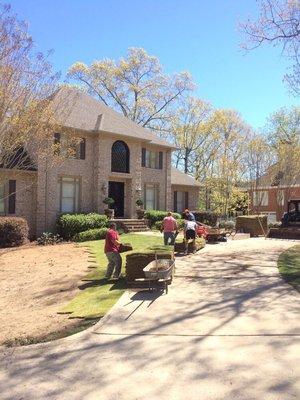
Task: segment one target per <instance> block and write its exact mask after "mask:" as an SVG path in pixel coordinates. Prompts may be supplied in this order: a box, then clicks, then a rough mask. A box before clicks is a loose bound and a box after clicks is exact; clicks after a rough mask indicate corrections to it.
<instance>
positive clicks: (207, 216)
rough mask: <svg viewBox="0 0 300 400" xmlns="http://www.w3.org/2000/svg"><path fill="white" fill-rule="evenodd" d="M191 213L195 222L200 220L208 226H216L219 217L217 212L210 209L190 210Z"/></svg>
mask: <svg viewBox="0 0 300 400" xmlns="http://www.w3.org/2000/svg"><path fill="white" fill-rule="evenodd" d="M192 213H193V214H194V215H195V219H196V221H197V222H202V223H203V224H207V225H210V226H216V224H217V221H218V218H219V217H220V215H219V214H218V213H215V212H211V211H192Z"/></svg>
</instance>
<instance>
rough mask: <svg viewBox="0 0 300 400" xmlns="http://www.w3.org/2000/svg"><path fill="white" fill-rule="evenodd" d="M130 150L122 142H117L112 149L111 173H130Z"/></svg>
mask: <svg viewBox="0 0 300 400" xmlns="http://www.w3.org/2000/svg"><path fill="white" fill-rule="evenodd" d="M129 158H130V154H129V148H128V146H127V144H126V143H124V142H123V141H122V140H117V141H116V142H115V143H114V144H113V145H112V148H111V171H112V172H126V173H129Z"/></svg>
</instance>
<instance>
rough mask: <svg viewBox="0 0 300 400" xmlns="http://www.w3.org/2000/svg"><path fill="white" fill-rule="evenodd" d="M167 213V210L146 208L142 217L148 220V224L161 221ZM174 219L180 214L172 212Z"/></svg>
mask: <svg viewBox="0 0 300 400" xmlns="http://www.w3.org/2000/svg"><path fill="white" fill-rule="evenodd" d="M167 215H168V212H167V211H157V210H146V212H145V215H144V218H145V219H147V220H148V221H149V224H150V226H153V225H155V223H156V222H158V221H162V220H163V219H164V218H165V217H166V216H167ZM172 215H173V217H174V218H175V219H180V218H181V215H180V214H178V213H172Z"/></svg>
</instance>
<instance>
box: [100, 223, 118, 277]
mask: <svg viewBox="0 0 300 400" xmlns="http://www.w3.org/2000/svg"><path fill="white" fill-rule="evenodd" d="M120 244H121V242H120V240H119V234H118V232H117V225H116V224H115V223H114V222H111V223H110V224H109V229H108V231H107V234H106V237H105V246H104V252H105V255H106V257H107V259H108V265H107V269H106V274H105V278H107V279H110V277H111V275H113V278H114V279H118V278H119V276H120V273H121V268H122V257H121V256H120V253H119V248H120Z"/></svg>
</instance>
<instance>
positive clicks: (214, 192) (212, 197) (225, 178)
mask: <svg viewBox="0 0 300 400" xmlns="http://www.w3.org/2000/svg"><path fill="white" fill-rule="evenodd" d="M207 129H208V130H209V132H210V134H211V135H212V136H211V137H213V138H214V140H213V148H210V151H209V161H208V162H207V160H205V159H203V158H202V155H201V157H200V156H199V160H198V161H199V162H198V168H199V170H202V172H201V171H200V173H202V174H203V181H204V182H205V184H206V207H207V208H209V209H215V210H218V211H219V212H221V213H222V214H224V215H226V214H227V213H228V211H229V204H230V197H231V194H232V192H233V190H234V189H235V188H236V187H237V186H238V185H239V184H240V182H241V177H242V174H243V162H242V160H243V155H244V152H245V144H246V142H247V140H246V139H247V137H248V136H249V135H250V132H251V129H250V127H249V126H248V125H247V124H246V123H245V122H244V121H243V120H242V118H241V116H240V115H239V114H238V113H237V112H236V111H234V110H223V109H221V110H215V111H214V113H213V114H212V116H211V118H210V120H209V121H208V124H207ZM203 161H204V162H205V166H201V163H203Z"/></svg>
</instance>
